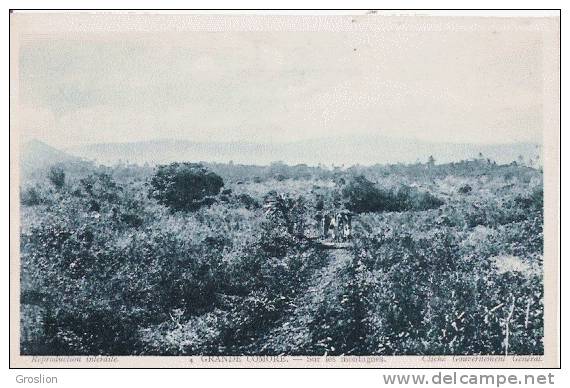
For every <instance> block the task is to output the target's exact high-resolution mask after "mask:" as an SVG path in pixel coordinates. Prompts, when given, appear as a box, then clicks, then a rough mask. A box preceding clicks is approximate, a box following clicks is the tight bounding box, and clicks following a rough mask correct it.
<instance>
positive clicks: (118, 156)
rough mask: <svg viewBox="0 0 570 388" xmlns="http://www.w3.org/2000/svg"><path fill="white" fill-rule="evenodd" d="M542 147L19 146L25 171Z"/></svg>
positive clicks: (371, 159)
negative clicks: (69, 163)
mask: <svg viewBox="0 0 570 388" xmlns="http://www.w3.org/2000/svg"><path fill="white" fill-rule="evenodd" d="M541 153H542V147H541V146H540V145H537V144H530V143H517V144H496V145H478V144H453V143H448V144H444V143H429V142H421V141H416V140H400V139H392V138H381V137H370V136H369V137H344V138H340V137H339V138H328V139H317V140H308V141H299V142H292V143H282V144H256V143H198V142H192V141H178V140H156V141H147V142H133V143H104V144H90V145H83V146H76V147H70V148H66V149H64V150H58V149H56V148H54V147H51V146H49V145H47V144H45V143H43V142H40V141H37V140H34V141H31V142H28V143H25V144H24V145H23V146H22V149H21V163H22V167H23V168H24V169H29V168H34V167H38V166H43V167H45V166H47V165H51V164H55V163H58V162H63V161H66V160H70V159H78V158H82V159H87V160H94V161H96V162H98V163H102V164H114V163H117V162H119V161H123V162H129V163H137V164H144V163H149V164H157V163H169V162H174V161H180V162H182V161H194V162H198V161H204V162H226V163H227V162H229V161H233V162H234V163H240V164H258V165H266V164H270V163H271V162H274V161H283V162H285V163H288V164H299V163H305V164H309V165H317V164H319V163H321V164H325V165H333V164H334V165H337V166H339V165H343V164H344V165H346V166H348V165H353V164H363V165H372V164H377V163H378V164H387V163H414V162H416V161H421V162H425V161H427V160H428V158H429V157H430V155H432V156H433V157H434V158H435V160H436V163H447V162H453V161H459V160H465V159H472V158H477V157H479V155H480V154H482V155H483V157H484V158H489V159H492V160H495V161H497V162H498V163H510V162H512V161H514V160H519V158H520V157H521V156H522V157H523V160H524V162H525V163H528V161H529V160H533V162H534V163H536V164H541Z"/></svg>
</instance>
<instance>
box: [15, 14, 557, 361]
mask: <svg viewBox="0 0 570 388" xmlns="http://www.w3.org/2000/svg"><path fill="white" fill-rule="evenodd" d="M10 23H11V25H10V33H11V41H10V57H11V58H10V68H11V69H10V77H11V88H10V109H11V120H10V140H11V166H10V174H11V178H10V179H11V190H12V193H11V215H10V226H11V247H10V251H11V254H10V256H11V258H10V259H11V264H10V271H11V279H10V282H11V301H10V303H11V305H10V308H11V317H10V320H11V328H10V330H11V340H12V342H11V349H10V350H11V353H10V354H11V360H12V362H14V364H15V365H25V366H27V367H34V362H37V360H43V361H42V362H41V365H36V366H42V367H46V366H48V365H51V366H55V367H59V366H60V365H67V366H69V365H71V366H73V365H74V363H75V365H81V366H84V367H90V366H93V365H90V364H89V360H101V362H105V360H106V359H111V360H114V361H113V362H112V363H110V364H109V365H108V366H109V367H121V366H137V365H143V364H144V365H148V366H155V367H174V366H176V367H180V366H185V367H192V366H200V367H239V366H241V365H243V366H251V365H253V366H255V365H260V366H264V367H275V368H280V367H309V368H310V367H322V366H323V363H325V361H323V360H330V363H329V366H331V365H332V366H334V367H338V368H342V367H345V366H350V367H355V366H356V367H358V366H364V367H382V366H383V365H388V364H389V365H392V366H398V365H404V366H419V367H423V366H422V365H430V364H429V363H430V362H431V361H437V360H449V363H450V364H448V365H452V364H453V363H456V364H453V365H459V367H472V366H475V367H479V366H484V367H491V368H492V367H504V366H505V365H509V366H511V365H513V363H516V361H517V360H526V361H527V364H528V365H532V366H534V367H553V366H557V365H559V349H558V338H559V337H558V336H559V333H558V329H559V327H558V319H559V317H558V315H557V310H556V309H557V306H558V303H559V290H558V286H559V283H558V276H559V274H558V268H559V261H560V258H559V248H558V244H559V234H558V228H559V213H558V212H559V210H558V209H559V207H558V206H559V204H558V201H559V187H560V183H559V171H560V170H559V166H558V163H559V158H560V150H559V148H560V143H559V141H560V140H559V136H560V127H559V125H560V122H559V109H560V106H559V103H560V101H559V81H560V79H559V71H560V52H559V44H560V42H559V29H560V18H559V16H556V14H554V15H553V14H552V13H551V14H549V15H547V16H544V15H541V14H539V15H526V16H525V15H522V16H516V17H515V16H502V15H501V14H500V12H498V11H497V12H496V13H495V15H494V16H471V15H469V14H468V13H466V14H464V15H463V16H453V15H445V14H441V15H438V14H429V13H427V12H424V13H423V14H414V13H411V12H409V13H408V14H407V15H399V14H394V13H389V12H382V11H365V10H359V11H348V10H347V11H336V12H334V11H329V12H326V11H322V12H318V11H304V12H295V11H288V12H277V11H274V12H269V11H266V12H264V11H257V12H239V11H226V12H221V11H220V12H207V11H202V12H192V11H187V12H182V11H179V12H176V11H171V12H152V11H147V12H107V13H105V12H95V11H93V12H63V11H62V12H49V13H48V12H42V11H34V12H32V11H30V12H18V11H14V12H12V13H11V14H10ZM38 357H39V358H38ZM90 357H91V358H90ZM138 363H140V364H138ZM387 363H388V364H387ZM422 363H423V364H422ZM92 364H93V363H92Z"/></svg>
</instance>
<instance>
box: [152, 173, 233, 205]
mask: <svg viewBox="0 0 570 388" xmlns="http://www.w3.org/2000/svg"><path fill="white" fill-rule="evenodd" d="M151 186H152V191H151V193H150V195H151V197H152V198H155V199H157V200H158V201H159V202H160V203H162V204H164V205H166V206H169V207H171V208H172V209H174V210H196V209H198V208H199V207H201V206H203V205H211V204H212V200H211V199H210V198H209V197H210V196H213V195H216V194H218V193H219V192H220V189H221V188H222V187H223V186H224V182H223V180H222V178H221V177H220V176H218V175H217V174H215V173H213V172H210V171H208V170H207V169H206V168H204V166H202V165H201V164H195V163H172V164H170V165H162V166H159V167H158V169H157V171H156V174H155V175H154V177H153V178H152V180H151Z"/></svg>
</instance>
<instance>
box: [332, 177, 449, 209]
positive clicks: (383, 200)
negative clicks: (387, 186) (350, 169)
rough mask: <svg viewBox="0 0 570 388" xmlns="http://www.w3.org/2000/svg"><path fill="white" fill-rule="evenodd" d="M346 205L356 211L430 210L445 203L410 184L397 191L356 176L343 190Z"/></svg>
mask: <svg viewBox="0 0 570 388" xmlns="http://www.w3.org/2000/svg"><path fill="white" fill-rule="evenodd" d="M342 195H343V197H344V198H345V200H346V207H347V208H348V209H349V210H351V211H353V212H356V213H365V212H384V211H391V212H403V211H410V210H416V211H421V210H429V209H435V208H438V207H440V206H441V205H443V201H441V200H440V199H439V198H436V197H434V196H433V195H432V194H430V193H427V192H421V191H418V190H417V189H414V188H412V187H409V186H402V187H401V188H399V189H398V190H397V191H389V190H380V189H378V188H377V187H376V186H375V184H374V183H373V182H370V181H369V180H368V179H366V178H365V177H363V176H357V177H354V178H353V179H352V180H351V181H350V182H348V184H346V185H345V186H344V188H343V190H342Z"/></svg>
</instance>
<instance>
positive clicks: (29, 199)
mask: <svg viewBox="0 0 570 388" xmlns="http://www.w3.org/2000/svg"><path fill="white" fill-rule="evenodd" d="M20 202H21V203H22V205H25V206H35V205H39V204H41V203H42V196H41V194H40V192H39V190H38V189H36V188H35V187H28V188H27V189H25V190H23V191H22V195H21V197H20Z"/></svg>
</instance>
